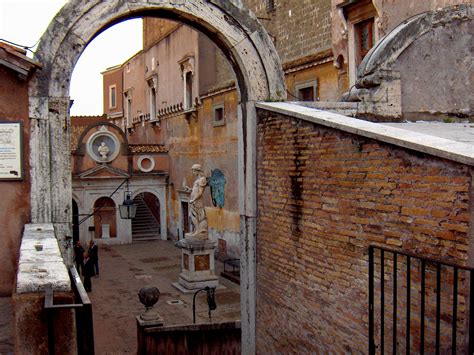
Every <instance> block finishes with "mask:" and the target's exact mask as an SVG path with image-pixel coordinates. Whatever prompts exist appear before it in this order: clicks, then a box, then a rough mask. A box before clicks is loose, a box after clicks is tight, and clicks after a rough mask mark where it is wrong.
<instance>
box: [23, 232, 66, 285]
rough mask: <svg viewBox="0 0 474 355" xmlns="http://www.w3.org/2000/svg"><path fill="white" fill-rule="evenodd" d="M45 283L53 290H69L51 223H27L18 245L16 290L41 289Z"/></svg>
mask: <svg viewBox="0 0 474 355" xmlns="http://www.w3.org/2000/svg"><path fill="white" fill-rule="evenodd" d="M48 284H51V285H52V286H53V290H54V291H71V283H70V280H69V275H68V272H67V269H66V266H65V265H64V261H63V257H62V255H61V252H60V250H59V246H58V241H57V239H56V236H55V232H54V227H53V225H52V224H48V223H46V224H28V225H26V226H25V231H24V233H23V240H22V243H21V247H20V259H19V263H18V273H17V283H16V293H17V294H23V293H35V292H44V288H45V286H46V285H48Z"/></svg>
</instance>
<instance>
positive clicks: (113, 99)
mask: <svg viewBox="0 0 474 355" xmlns="http://www.w3.org/2000/svg"><path fill="white" fill-rule="evenodd" d="M116 107H117V87H116V86H115V85H111V86H109V108H116Z"/></svg>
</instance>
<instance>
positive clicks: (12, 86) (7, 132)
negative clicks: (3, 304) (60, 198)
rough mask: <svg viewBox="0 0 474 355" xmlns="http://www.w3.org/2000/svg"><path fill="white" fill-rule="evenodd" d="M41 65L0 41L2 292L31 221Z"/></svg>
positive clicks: (7, 287)
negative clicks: (31, 107)
mask: <svg viewBox="0 0 474 355" xmlns="http://www.w3.org/2000/svg"><path fill="white" fill-rule="evenodd" d="M39 68H41V65H40V64H39V63H37V62H35V61H33V60H31V59H30V58H28V57H27V56H26V51H25V50H23V49H20V48H18V47H15V46H12V45H9V44H7V43H4V42H0V134H1V135H0V140H1V143H2V152H1V155H2V158H1V162H0V167H1V176H0V193H1V195H2V206H3V207H2V210H3V213H2V215H1V217H0V226H1V231H0V256H1V258H2V261H3V262H2V267H1V268H0V296H8V295H11V293H12V291H13V284H14V281H15V275H16V270H17V262H18V255H19V247H20V242H21V233H22V230H23V225H24V224H26V223H29V222H30V221H31V214H30V208H31V205H30V201H29V198H28V196H29V194H30V183H31V182H30V171H29V166H30V165H29V147H30V145H29V140H30V122H29V120H28V82H29V80H30V77H31V75H32V73H34V72H35V71H36V70H37V69H39ZM17 134H18V135H17ZM17 139H20V141H19V142H18V141H16V140H17ZM12 156H13V159H12V158H11V157H12ZM13 161H16V162H17V163H15V164H14V165H11V164H12V162H13ZM16 165H18V166H16ZM18 168H19V169H18ZM13 170H15V171H13ZM17 170H18V171H17ZM7 211H8V212H7Z"/></svg>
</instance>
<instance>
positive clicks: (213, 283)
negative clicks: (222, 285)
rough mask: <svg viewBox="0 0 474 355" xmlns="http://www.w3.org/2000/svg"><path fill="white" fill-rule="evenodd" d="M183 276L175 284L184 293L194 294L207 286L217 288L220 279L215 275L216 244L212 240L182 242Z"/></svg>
mask: <svg viewBox="0 0 474 355" xmlns="http://www.w3.org/2000/svg"><path fill="white" fill-rule="evenodd" d="M180 247H181V274H180V275H179V280H178V282H175V283H173V286H174V287H176V288H177V289H178V290H180V291H181V292H183V293H194V292H196V291H197V290H200V289H202V288H204V287H206V286H208V287H211V288H213V287H217V286H218V285H219V278H218V277H217V276H216V275H215V274H214V249H215V248H216V246H215V243H214V242H212V241H210V240H187V239H185V240H182V241H181V242H180Z"/></svg>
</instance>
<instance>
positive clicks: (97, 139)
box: [86, 130, 120, 163]
mask: <svg viewBox="0 0 474 355" xmlns="http://www.w3.org/2000/svg"><path fill="white" fill-rule="evenodd" d="M102 143H105V146H106V147H107V150H108V151H107V153H106V154H105V155H104V156H102V155H101V153H100V149H101V144H102ZM86 149H87V154H88V155H89V156H90V157H91V158H92V159H93V160H95V161H96V162H98V163H110V162H111V161H113V160H114V159H115V158H117V156H118V154H119V153H120V142H119V140H118V138H117V136H116V135H115V134H113V133H112V132H109V131H107V130H100V131H97V132H95V133H93V134H92V135H91V136H90V137H89V139H88V140H87V145H86Z"/></svg>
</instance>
